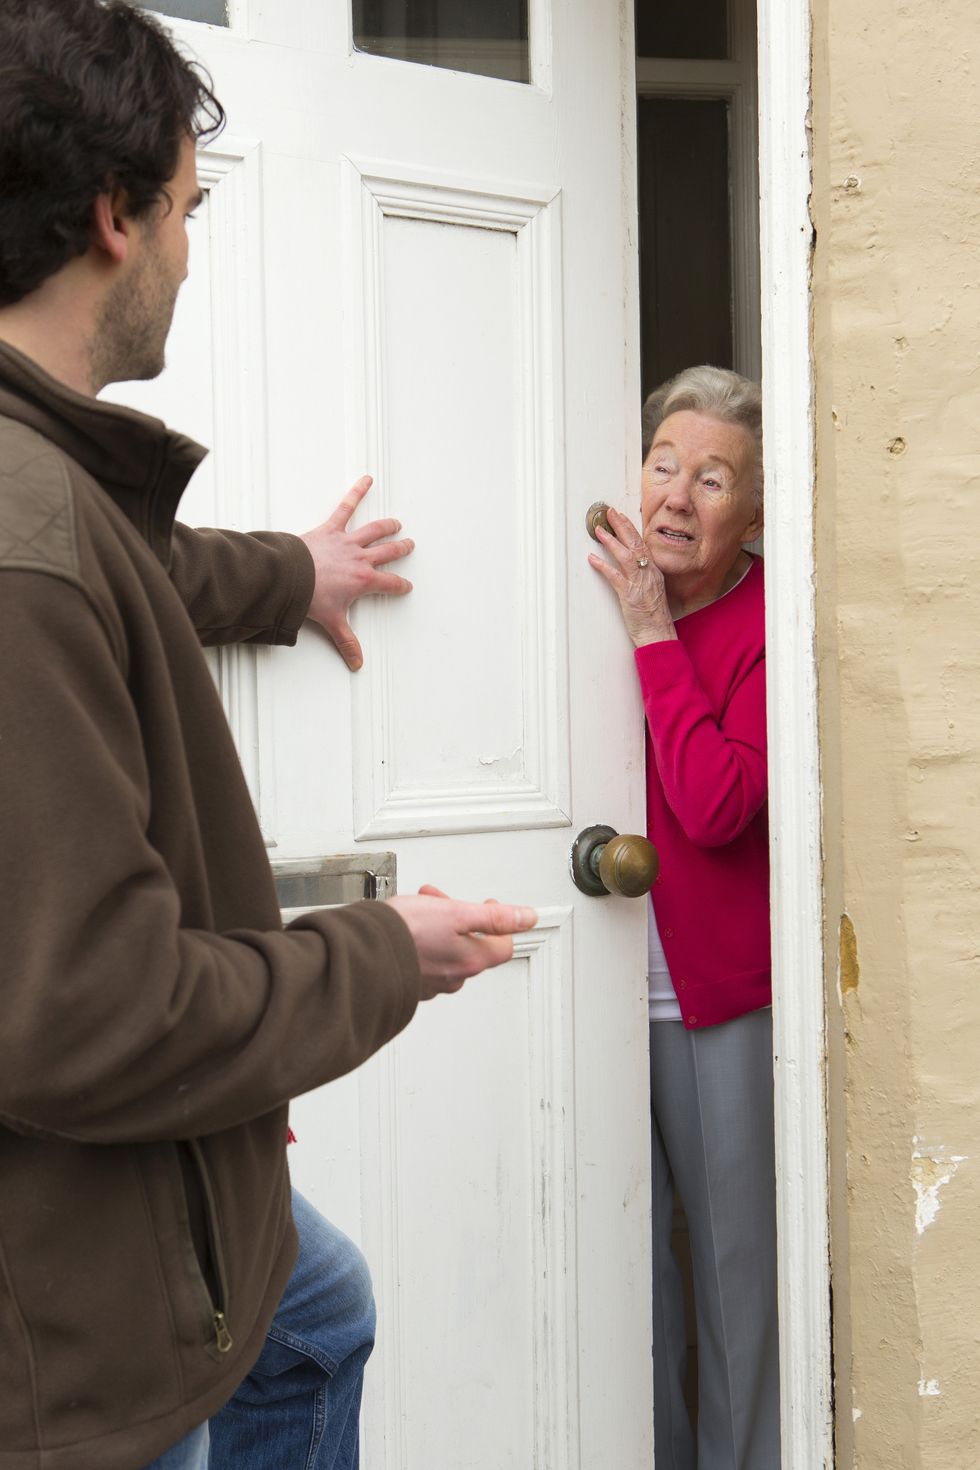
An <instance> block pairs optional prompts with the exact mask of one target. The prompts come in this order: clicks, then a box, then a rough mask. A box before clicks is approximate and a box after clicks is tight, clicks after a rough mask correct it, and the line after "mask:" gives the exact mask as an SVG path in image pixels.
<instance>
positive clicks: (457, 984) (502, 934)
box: [385, 885, 538, 1000]
mask: <svg viewBox="0 0 980 1470" xmlns="http://www.w3.org/2000/svg"><path fill="white" fill-rule="evenodd" d="M385 902H386V903H389V904H390V905H391V907H392V908H393V909H395V911H396V912H397V913H398V914H400V916H401V917H402V919H403V920H404V921H405V923H406V924H407V925H408V929H409V932H410V934H411V936H412V938H413V940H414V941H415V948H416V949H417V950H418V955H419V964H420V966H421V969H422V999H423V1000H432V998H433V996H436V995H446V994H452V993H454V992H455V991H457V990H461V989H462V986H463V982H464V981H465V980H468V979H469V978H470V976H471V975H478V974H479V973H480V971H481V970H489V969H491V968H492V966H494V965H503V964H506V962H507V961H508V960H509V959H510V958H511V957H512V956H513V953H514V941H513V938H512V935H514V934H522V933H523V932H524V931H525V930H526V929H533V928H534V926H535V924H536V923H537V922H538V916H537V914H536V913H535V912H534V910H533V909H529V908H519V907H516V906H515V905H514V904H509V903H497V902H496V900H495V899H490V900H488V901H487V902H486V903H465V902H464V901H463V900H461V899H457V898H449V897H448V895H447V894H445V893H443V892H442V891H441V890H440V889H438V888H432V887H430V886H428V885H426V886H425V887H422V888H420V889H419V891H418V894H402V895H399V896H398V897H397V898H389V899H386V900H385Z"/></svg>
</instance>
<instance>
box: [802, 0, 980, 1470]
mask: <svg viewBox="0 0 980 1470" xmlns="http://www.w3.org/2000/svg"><path fill="white" fill-rule="evenodd" d="M978 55H980V11H978V9H977V7H976V5H975V3H973V0H950V3H949V4H947V5H944V6H943V7H941V8H940V9H939V10H937V9H936V8H935V7H922V6H913V5H911V4H902V3H896V0H890V3H887V4H886V3H885V0H864V3H863V4H862V5H861V6H859V7H856V6H853V5H851V4H849V3H847V0H815V3H814V89H813V90H814V110H813V128H814V133H813V136H814V198H813V213H814V222H815V226H816V233H817V242H816V257H815V267H814V344H815V370H816V422H817V483H818V501H817V507H816V530H817V603H818V658H819V668H820V703H821V756H822V765H823V771H824V785H825V790H824V839H825V856H826V891H825V901H826V934H827V974H828V981H829V986H830V990H829V995H828V1019H829V1027H828V1036H829V1066H830V1139H831V1151H832V1189H833V1196H834V1197H833V1198H832V1202H831V1213H832V1221H833V1251H834V1318H835V1350H836V1357H835V1368H836V1373H837V1377H838V1400H837V1401H838V1403H847V1402H850V1403H851V1404H852V1405H858V1404H859V1405H860V1409H857V1408H853V1409H852V1413H851V1414H850V1415H847V1414H841V1415H839V1416H838V1445H837V1452H838V1467H839V1470H850V1467H854V1466H858V1465H860V1466H861V1467H863V1470H905V1467H910V1470H911V1467H919V1466H922V1467H930V1470H932V1467H936V1470H939V1467H942V1470H975V1467H976V1465H978V1464H980V1426H978V1424H977V1422H976V1414H975V1409H974V1401H975V1383H976V1381H977V1380H978V1378H980V1343H978V1341H977V1335H976V1332H975V1328H974V1324H975V1322H976V1321H977V1320H980V1245H978V1241H977V1232H976V1217H977V1211H978V1208H980V1177H978V1175H977V1171H976V1170H974V1169H971V1168H970V1165H969V1162H968V1157H967V1156H970V1157H975V1156H976V1152H977V1147H978V1144H980V1088H978V1086H977V1083H976V1081H975V1056H976V1054H977V1050H978V1044H980V1000H978V998H977V997H978V987H977V985H976V977H977V968H978V960H980V955H978V945H977V941H976V937H975V936H976V934H977V933H980V894H978V885H977V884H976V876H975V875H976V872H977V869H978V868H980V822H978V820H977V816H978V807H980V742H978V741H977V739H976V736H975V733H974V732H975V731H976V730H977V729H978V728H980V678H978V674H980V650H978V646H977V639H976V634H975V628H976V626H977V623H978V621H980V579H978V577H977V568H976V556H975V550H974V548H975V546H976V543H977V540H978V539H980V495H978V493H977V492H978V490H980V150H978V149H977V148H976V145H975V117H976V115H977V112H978V110H980V69H978V67H977V64H976V62H975V60H974V58H975V57H976V56H978ZM842 916H843V919H842ZM845 920H846V922H844V921H845ZM923 1140H926V1141H925V1142H924V1141H923ZM935 1140H942V1141H943V1142H942V1145H941V1146H940V1144H938V1143H936V1142H935Z"/></svg>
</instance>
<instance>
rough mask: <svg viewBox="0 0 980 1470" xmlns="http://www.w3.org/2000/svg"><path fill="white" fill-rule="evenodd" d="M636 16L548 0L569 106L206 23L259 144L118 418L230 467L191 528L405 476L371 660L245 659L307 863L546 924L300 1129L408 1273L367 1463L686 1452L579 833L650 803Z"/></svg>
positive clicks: (634, 1078) (302, 27)
mask: <svg viewBox="0 0 980 1470" xmlns="http://www.w3.org/2000/svg"><path fill="white" fill-rule="evenodd" d="M246 12H247V14H246ZM619 12H620V7H618V6H596V5H594V4H593V3H592V0H554V3H553V4H552V5H547V4H545V3H544V0H542V3H540V4H539V5H537V6H533V5H532V7H531V26H530V29H531V36H532V46H531V50H532V57H533V66H532V81H531V84H530V85H526V84H518V83H514V82H508V81H500V80H495V79H493V78H488V77H484V76H476V75H468V74H465V73H461V72H454V71H451V70H447V69H444V68H438V67H430V66H422V65H414V64H412V63H410V62H406V61H398V60H391V59H387V58H382V57H377V56H370V55H364V54H361V53H356V52H354V51H353V50H352V48H351V44H350V24H351V21H350V15H349V14H345V12H344V7H343V6H341V5H338V4H337V3H336V0H331V3H329V4H328V3H326V0H275V4H272V3H271V0H251V3H250V5H249V6H243V5H241V4H236V5H235V6H234V8H233V10H232V12H231V13H232V17H233V20H234V22H235V24H234V26H233V28H232V29H230V30H219V29H213V30H208V29H206V28H203V27H201V26H192V25H182V24H180V23H175V29H177V30H179V32H180V34H181V36H182V38H184V39H185V40H186V41H187V43H188V44H189V45H191V46H192V47H193V48H194V49H195V50H196V51H197V52H198V54H199V55H201V57H202V59H203V60H204V61H205V63H206V64H207V65H208V67H209V68H210V70H211V71H212V73H213V75H214V78H215V81H216V85H217V90H218V92H219V95H220V96H221V98H222V101H223V102H224V104H225V105H226V107H227V109H228V113H229V119H230V128H229V133H230V137H229V138H226V139H222V140H219V142H218V144H217V145H216V150H217V151H216V152H214V153H209V154H207V155H206V156H205V158H203V159H202V177H203V178H204V179H205V181H206V182H207V183H208V186H209V193H208V204H207V208H206V211H205V218H204V219H202V220H201V222H200V223H199V224H198V226H196V228H197V229H198V231H199V234H198V238H197V239H196V240H195V242H194V247H193V262H192V270H193V272H194V274H193V277H192V280H191V281H190V282H189V283H188V286H187V288H186V290H185V294H184V297H183V299H182V301H181V303H180V306H179V308H178V312H179V315H178V319H177V322H176V325H175V332H174V337H173V341H172V346H171V352H170V366H169V368H168V370H167V372H166V373H165V374H164V376H163V378H162V379H160V380H159V382H157V383H155V384H152V385H149V386H144V387H143V388H141V389H139V390H137V389H132V390H131V389H130V388H128V387H126V388H124V389H122V390H120V392H119V394H117V395H115V396H121V397H125V398H127V399H129V400H130V401H136V400H137V399H138V401H139V403H140V405H141V406H144V407H152V409H153V411H155V412H158V413H160V414H161V415H163V416H164V417H166V418H167V419H168V420H170V421H171V422H173V423H174V424H175V425H179V426H181V427H185V428H188V429H189V430H190V431H191V432H194V433H196V434H198V435H199V436H200V437H202V438H203V439H204V441H205V442H210V443H212V444H214V446H215V454H214V459H213V465H212V467H211V468H210V469H209V470H206V471H205V472H203V473H202V474H201V475H200V476H199V483H197V484H195V486H194V487H193V488H192V491H191V492H190V495H189V497H188V502H187V506H186V507H185V509H184V515H185V518H188V519H192V520H194V519H197V520H200V521H212V520H215V519H216V520H218V521H219V522H224V523H225V524H231V525H242V526H246V525H252V526H256V525H275V526H276V527H278V528H282V529H293V530H303V529H306V528H307V527H308V526H310V525H313V524H314V523H316V522H317V521H318V520H320V519H322V518H323V516H324V514H325V513H326V512H327V511H329V510H330V509H332V507H333V504H334V503H335V502H336V500H337V499H338V498H339V495H340V493H341V492H342V491H343V489H345V488H346V486H347V485H348V484H350V483H351V481H352V480H353V479H354V478H355V477H356V476H357V475H358V474H360V473H362V472H363V471H365V470H368V471H370V472H372V473H374V474H375V475H376V476H377V484H376V486H375V488H374V489H373V490H372V492H371V496H370V498H369V501H368V505H367V509H366V512H365V516H366V517H372V518H373V517H374V516H376V515H381V514H385V513H389V512H390V513H392V514H396V515H398V516H399V517H400V518H401V519H402V520H403V521H404V523H405V527H406V530H407V532H408V533H409V534H411V535H413V536H414V537H415V538H416V540H417V542H418V549H417V551H416V552H415V554H414V556H413V558H412V560H411V561H410V562H409V563H407V564H406V571H407V573H408V575H409V576H411V577H412V579H413V581H414V582H415V591H414V592H413V593H412V595H411V597H410V598H408V599H407V600H404V601H398V602H392V603H389V602H386V601H383V600H379V601H378V602H376V603H375V604H373V605H364V606H359V607H358V609H357V610H356V617H355V622H356V626H357V629H358V632H359V634H360V636H361V637H362V640H363V643H364V648H365V657H366V663H365V668H364V670H363V672H362V673H360V674H358V675H356V676H350V675H349V674H348V673H347V671H346V669H345V668H344V667H343V665H342V664H341V662H340V660H339V658H338V657H337V656H336V654H335V653H334V652H333V651H332V649H331V648H330V646H329V645H328V644H327V642H326V640H325V639H323V638H322V637H320V636H319V635H318V633H317V632H316V631H309V632H306V633H304V634H303V635H302V637H301V639H300V643H299V645H298V646H297V648H296V649H293V650H274V651H271V652H265V653H262V652H260V653H259V654H254V653H242V654H238V653H236V654H232V655H230V656H229V658H228V659H227V660H225V661H224V662H223V663H222V665H221V666H220V667H219V669H218V671H217V672H218V676H219V678H220V679H221V680H222V691H223V694H224V696H225V699H226V704H227V706H228V707H229V712H230V714H231V716H232V723H233V727H234V729H235V733H236V738H237V739H238V741H239V748H240V749H241V751H242V755H243V759H244V760H245V763H246V769H247V771H248V774H249V779H250V782H251V785H252V790H253V794H254V795H255V797H256V801H257V803H258V805H259V809H260V813H261V819H262V824H263V830H264V832H265V835H266V839H267V841H268V843H269V845H270V856H271V857H272V858H273V859H274V860H275V861H284V860H285V861H296V860H298V859H310V860H311V861H313V862H314V863H315V862H317V861H319V860H320V859H322V858H325V857H328V856H329V855H331V854H337V853H346V854H350V853H355V852H356V851H357V850H358V848H363V849H364V850H365V851H368V852H370V851H376V850H377V849H379V848H383V849H391V850H393V851H394V852H396V853H397V861H398V878H399V886H400V888H401V890H402V891H403V892H405V891H410V890H412V889H414V888H416V887H417V886H418V885H419V883H421V882H434V883H436V884H438V885H439V886H441V887H443V888H445V889H447V890H448V891H451V892H453V893H458V894H460V895H461V896H468V897H474V898H481V897H485V896H488V895H493V896H497V897H500V898H506V899H514V900H518V901H522V902H528V903H532V904H534V905H535V906H536V907H538V908H539V910H540V911H541V915H542V919H541V924H540V926H539V928H538V929H537V930H536V931H535V932H534V933H533V934H530V935H526V936H523V937H522V938H521V939H520V940H519V941H518V945H517V951H516V955H515V958H514V960H513V962H512V963H511V964H510V965H508V966H506V967H505V968H503V969H502V970H500V971H497V972H494V973H493V974H491V975H488V976H484V977H481V978H478V979H476V980H474V981H472V982H470V983H469V984H468V985H467V987H466V988H465V989H464V991H463V992H462V993H461V994H460V995H458V996H455V997H451V998H447V999H444V1000H440V1001H437V1002H434V1003H433V1004H432V1005H430V1006H426V1007H423V1009H422V1011H421V1013H420V1014H419V1015H418V1016H417V1018H416V1019H415V1021H414V1022H413V1024H412V1025H411V1026H410V1027H409V1028H408V1030H407V1032H406V1033H405V1034H404V1035H403V1036H402V1037H400V1038H399V1039H398V1040H397V1041H396V1042H395V1043H394V1044H393V1045H392V1046H390V1047H388V1048H387V1049H386V1050H385V1051H384V1052H383V1053H382V1054H381V1055H380V1056H379V1057H376V1058H374V1059H373V1060H372V1062H370V1063H369V1064H368V1065H367V1066H366V1067H364V1068H362V1069H361V1070H360V1071H359V1072H358V1073H357V1074H355V1076H353V1077H350V1078H347V1079H344V1080H343V1081H342V1082H340V1083H337V1084H334V1085H332V1086H331V1087H329V1088H324V1089H321V1090H320V1091H319V1092H318V1093H316V1094H313V1095H311V1096H309V1097H306V1098H303V1099H300V1100H299V1101H298V1103H297V1104H296V1106H295V1108H294V1115H293V1123H294V1127H295V1130H296V1132H297V1134H298V1135H299V1142H298V1143H297V1144H296V1145H295V1146H294V1147H293V1148H292V1150H291V1154H290V1158H291V1163H292V1167H293V1171H294V1176H295V1178H296V1180H297V1182H298V1184H299V1185H300V1187H301V1188H303V1189H304V1190H305V1191H306V1192H307V1193H308V1194H309V1195H310V1197H311V1198H312V1199H313V1201H314V1202H315V1203H316V1204H317V1205H318V1206H319V1207H320V1208H322V1209H323V1210H324V1211H325V1213H327V1214H328V1215H330V1216H331V1218H332V1219H334V1220H335V1221H336V1222H337V1223H338V1224H339V1225H340V1226H341V1227H342V1228H345V1229H347V1230H348V1231H349V1232H350V1233H351V1234H352V1235H353V1236H355V1238H357V1239H359V1240H360V1241H361V1242H362V1244H363V1246H364V1248H365V1250H366V1252H367V1254H368V1257H369V1260H370V1262H371V1266H372V1270H373V1273H374V1277H375V1284H376V1290H377V1295H378V1301H379V1321H380V1333H379V1343H378V1348H377V1350H376V1354H375V1357H374V1359H373V1361H372V1365H371V1367H370V1368H369V1372H368V1379H367V1388H366V1397H365V1457H364V1462H365V1464H366V1466H367V1467H368V1470H416V1467H417V1470H423V1467H425V1470H429V1467H437V1470H443V1467H445V1470H448V1467H451V1466H452V1467H455V1466H458V1465H460V1464H462V1463H464V1461H465V1463H466V1464H467V1465H468V1466H471V1467H473V1470H502V1467H506V1466H513V1467H514V1470H527V1467H531V1466H534V1467H535V1470H566V1467H570V1470H571V1467H574V1470H586V1467H587V1470H608V1467H609V1466H611V1465H617V1466H628V1467H630V1470H634V1467H640V1466H643V1465H648V1464H649V1463H650V1461H651V1458H652V1451H651V1446H650V1441H651V1427H652V1412H651V1406H650V1391H651V1389H650V1311H649V1301H650V1280H649V1121H648V1112H649V1107H648V1100H647V1078H646V1067H647V1041H646V1038H647V1027H646V998H645V990H646V984H645V917H646V906H645V901H640V902H632V903H631V902H629V901H626V900H621V899H616V898H605V899H588V898H584V897H583V896H582V895H581V894H579V893H578V891H577V890H576V889H575V888H574V886H573V885H572V882H571V879H570V876H569V871H568V855H569V850H570V848H571V845H572V842H573V840H574V837H575V834H576V833H577V832H578V830H579V829H580V828H583V827H585V826H588V825H590V824H592V823H594V822H600V821H601V822H608V823H610V824H612V825H613V826H615V827H617V828H618V829H619V830H621V831H642V830H643V826H642V823H643V820H644V802H643V744H642V713H641V709H640V705H639V699H638V695H637V692H636V689H635V678H634V675H633V664H632V651H631V648H630V645H629V643H628V640H627V639H626V637H625V635H624V633H623V630H622V626H621V622H620V619H619V615H618V612H617V610H616V609H615V607H614V606H613V605H612V599H611V598H610V596H609V595H608V589H606V588H605V587H604V586H603V585H602V584H601V582H600V580H599V579H598V578H597V577H596V575H595V573H593V572H592V571H591V569H590V568H589V567H588V565H587V563H586V560H585V558H586V554H587V550H588V548H589V547H590V545H591V543H590V542H589V541H588V539H587V537H586V535H585V527H584V517H585V510H586V508H587V506H588V505H589V504H590V503H591V502H592V501H594V500H596V499H600V498H601V499H608V500H611V501H614V502H615V503H618V504H621V505H626V506H628V507H629V506H632V508H633V509H634V511H635V509H636V494H635V491H634V488H633V487H634V486H635V485H638V476H639V452H638V442H637V441H638V411H637V410H638V397H639V386H638V351H637V341H636V337H637V331H636V318H637V310H636V300H637V297H636V266H635V261H634V259H633V251H634V246H635V208H634V184H633V178H632V154H631V150H630V149H629V148H628V147H627V144H626V143H625V142H624V140H628V139H630V138H631V137H632V136H633V132H634V123H633V113H632V106H633V104H632V92H633V86H632V36H631V35H629V34H622V33H621V17H620V13H619ZM464 1452H465V1454H464Z"/></svg>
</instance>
